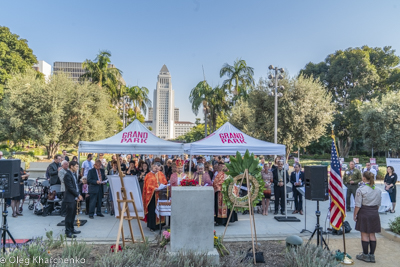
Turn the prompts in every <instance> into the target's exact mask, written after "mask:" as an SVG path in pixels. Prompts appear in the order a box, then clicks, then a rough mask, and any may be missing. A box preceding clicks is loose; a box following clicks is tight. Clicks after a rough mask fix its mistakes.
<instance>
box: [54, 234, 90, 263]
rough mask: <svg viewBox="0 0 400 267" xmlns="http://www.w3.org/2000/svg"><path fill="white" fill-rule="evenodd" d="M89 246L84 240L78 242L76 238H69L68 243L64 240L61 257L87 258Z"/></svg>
mask: <svg viewBox="0 0 400 267" xmlns="http://www.w3.org/2000/svg"><path fill="white" fill-rule="evenodd" d="M90 251H91V248H90V247H89V246H88V245H87V244H86V243H85V242H78V241H76V239H73V240H71V242H70V244H69V245H68V242H65V247H64V250H63V252H62V256H61V258H63V259H75V258H76V259H85V260H86V259H87V258H88V257H89V254H90Z"/></svg>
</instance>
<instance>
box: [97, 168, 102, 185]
mask: <svg viewBox="0 0 400 267" xmlns="http://www.w3.org/2000/svg"><path fill="white" fill-rule="evenodd" d="M97 176H99V181H100V182H101V181H102V179H101V173H100V170H97Z"/></svg>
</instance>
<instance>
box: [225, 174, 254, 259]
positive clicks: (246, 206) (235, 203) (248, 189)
mask: <svg viewBox="0 0 400 267" xmlns="http://www.w3.org/2000/svg"><path fill="white" fill-rule="evenodd" d="M235 178H238V179H242V181H241V183H240V187H241V186H242V184H243V180H244V178H245V179H246V185H247V200H248V201H247V205H244V204H240V203H237V199H236V198H235V201H234V203H233V206H232V210H231V213H230V214H229V218H228V222H227V223H226V226H225V230H224V234H223V235H222V238H221V239H222V241H224V237H225V233H226V229H227V228H228V225H229V221H230V220H231V216H232V213H233V211H234V210H235V207H241V208H248V209H249V216H250V230H251V244H252V246H253V261H254V264H256V250H255V246H256V245H257V244H258V243H257V232H256V222H255V220H254V209H253V201H252V199H251V189H250V180H249V170H248V169H246V170H245V171H244V174H240V175H238V176H236V177H235ZM229 188H230V187H229ZM229 188H228V190H231V189H229ZM253 232H254V233H253ZM254 239H255V244H256V245H254Z"/></svg>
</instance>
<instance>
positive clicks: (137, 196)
mask: <svg viewBox="0 0 400 267" xmlns="http://www.w3.org/2000/svg"><path fill="white" fill-rule="evenodd" d="M107 178H108V181H109V182H110V189H111V190H110V191H111V194H112V198H113V205H114V213H115V217H117V216H119V210H118V203H117V201H116V200H117V192H119V195H120V197H121V180H120V178H119V176H118V175H108V176H107ZM124 184H125V190H126V192H127V199H131V194H130V192H132V195H133V199H134V200H135V205H136V209H137V211H138V215H139V217H140V218H144V210H143V200H142V192H141V191H140V186H139V181H138V179H137V177H136V175H127V176H125V177H124ZM128 207H129V212H130V214H131V216H132V215H133V216H135V209H134V208H133V205H132V204H131V203H130V204H128ZM121 208H122V203H121ZM125 215H126V214H125Z"/></svg>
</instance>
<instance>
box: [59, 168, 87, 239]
mask: <svg viewBox="0 0 400 267" xmlns="http://www.w3.org/2000/svg"><path fill="white" fill-rule="evenodd" d="M78 169H79V165H78V162H76V161H71V162H70V163H69V170H68V171H67V173H66V174H65V176H64V184H65V193H64V199H63V204H64V203H65V210H66V216H65V234H66V235H67V237H68V238H76V235H75V234H80V233H81V231H77V230H75V229H74V222H75V215H76V201H77V200H78V201H82V199H83V198H82V196H81V195H80V194H79V189H78V178H77V177H76V172H77V171H78Z"/></svg>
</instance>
